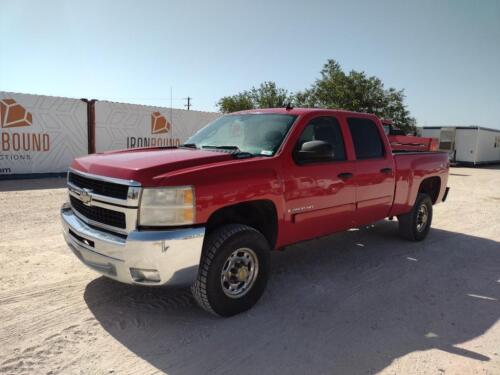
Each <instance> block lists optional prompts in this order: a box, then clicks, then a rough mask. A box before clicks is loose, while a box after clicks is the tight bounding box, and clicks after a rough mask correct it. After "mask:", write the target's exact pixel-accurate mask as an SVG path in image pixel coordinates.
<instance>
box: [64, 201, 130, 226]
mask: <svg viewBox="0 0 500 375" xmlns="http://www.w3.org/2000/svg"><path fill="white" fill-rule="evenodd" d="M69 199H70V202H71V206H72V207H73V209H74V210H75V211H77V212H79V213H80V214H82V215H83V216H85V217H86V218H88V219H89V220H92V221H96V222H98V223H101V224H105V225H110V226H112V227H117V228H121V229H125V228H126V226H127V225H126V220H125V214H124V213H123V212H118V211H113V210H108V209H106V208H103V207H97V206H86V205H84V204H83V203H82V202H81V201H80V200H79V199H77V198H75V197H73V196H70V197H69Z"/></svg>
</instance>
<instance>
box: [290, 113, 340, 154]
mask: <svg viewBox="0 0 500 375" xmlns="http://www.w3.org/2000/svg"><path fill="white" fill-rule="evenodd" d="M310 141H324V142H327V143H329V144H330V145H331V146H332V150H333V155H332V157H331V159H329V160H330V161H341V160H345V149H344V139H343V137H342V132H341V130H340V124H339V122H338V120H337V119H336V118H335V117H316V118H314V119H312V120H311V121H310V122H309V124H307V126H306V127H305V128H304V130H303V132H302V134H301V136H300V138H299V141H298V143H297V146H296V148H295V150H296V151H299V150H300V149H301V147H302V145H303V144H304V143H306V142H310ZM322 161H325V160H322ZM326 161H328V160H326Z"/></svg>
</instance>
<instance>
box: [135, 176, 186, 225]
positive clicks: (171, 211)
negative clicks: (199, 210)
mask: <svg viewBox="0 0 500 375" xmlns="http://www.w3.org/2000/svg"><path fill="white" fill-rule="evenodd" d="M194 219H195V201H194V190H193V188H192V187H191V186H183V187H168V188H151V189H147V188H146V189H144V190H143V191H142V198H141V206H140V208H139V224H140V225H142V226H154V227H157V226H168V225H186V224H193V223H194Z"/></svg>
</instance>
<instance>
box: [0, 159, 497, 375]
mask: <svg viewBox="0 0 500 375" xmlns="http://www.w3.org/2000/svg"><path fill="white" fill-rule="evenodd" d="M449 186H450V187H451V192H450V195H449V198H448V201H447V202H446V203H444V204H440V205H438V206H436V208H435V215H434V222H433V228H434V229H433V230H432V231H431V233H430V235H429V237H428V238H427V240H426V241H424V242H422V243H410V242H405V241H403V240H400V239H399V238H398V237H397V222H391V221H382V222H379V223H377V224H375V225H374V226H370V227H368V228H362V229H359V230H351V231H349V232H345V233H341V234H337V235H333V236H330V237H326V238H321V239H317V240H314V241H311V242H308V243H304V244H300V245H297V246H294V247H291V248H290V249H288V250H287V251H285V252H282V253H275V254H274V255H273V258H272V261H273V274H272V278H271V281H270V284H269V285H268V289H267V291H266V293H265V294H264V296H263V298H262V299H261V301H260V302H259V303H258V304H257V306H255V307H254V308H253V309H252V310H250V311H249V312H247V313H244V314H241V315H239V316H235V317H233V318H229V319H217V318H214V317H211V316H209V315H207V314H206V313H204V312H203V311H202V310H201V309H199V308H198V307H197V306H196V305H195V303H194V301H193V299H192V298H191V296H190V294H189V290H188V289H187V288H185V289H175V290H169V289H166V290H165V289H152V288H141V287H132V286H128V285H122V284H119V283H116V282H114V281H110V280H107V279H106V278H104V277H100V276H99V275H97V274H96V273H95V272H93V271H91V270H89V269H87V268H86V267H85V266H83V265H82V264H81V263H80V262H79V260H78V259H77V258H76V257H75V256H74V255H73V254H72V253H71V252H70V251H69V249H68V248H67V247H66V245H65V243H64V240H63V238H62V235H61V229H60V224H59V217H58V216H59V207H60V205H61V204H62V202H63V201H64V200H65V195H66V192H65V189H64V179H44V180H22V181H21V180H19V181H3V182H0V213H1V215H0V317H1V320H0V374H30V375H31V374H111V373H115V374H157V373H163V372H165V373H169V374H238V375H241V374H373V373H382V374H500V320H499V318H500V302H499V300H500V242H499V241H500V168H499V167H495V168H484V169H472V168H453V169H452V170H451V176H450V181H449Z"/></svg>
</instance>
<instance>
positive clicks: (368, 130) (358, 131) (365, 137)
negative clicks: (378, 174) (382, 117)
mask: <svg viewBox="0 0 500 375" xmlns="http://www.w3.org/2000/svg"><path fill="white" fill-rule="evenodd" d="M347 124H348V126H349V131H350V133H351V137H352V142H353V144H354V151H355V152H356V159H357V160H366V159H380V158H383V157H384V156H385V148H384V143H383V141H382V138H381V137H380V132H379V130H378V126H377V124H376V123H375V122H374V121H373V120H370V119H368V118H361V117H349V118H348V119H347Z"/></svg>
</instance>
